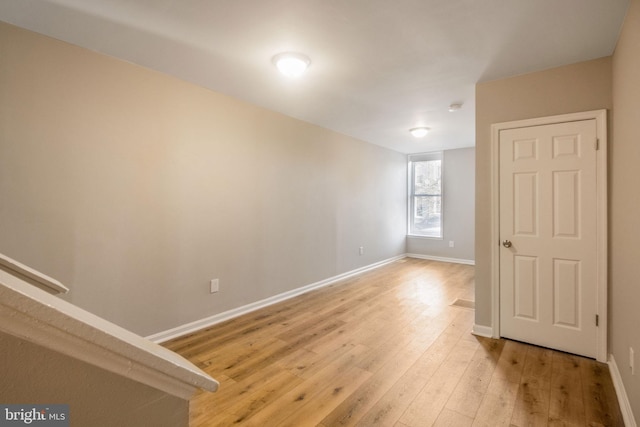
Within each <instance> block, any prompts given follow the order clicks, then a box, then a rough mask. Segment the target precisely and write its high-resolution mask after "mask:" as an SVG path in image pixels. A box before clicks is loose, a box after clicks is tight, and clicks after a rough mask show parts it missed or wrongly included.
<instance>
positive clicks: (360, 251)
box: [358, 246, 364, 255]
mask: <svg viewBox="0 0 640 427" xmlns="http://www.w3.org/2000/svg"><path fill="white" fill-rule="evenodd" d="M358 253H359V254H360V255H364V246H360V248H358Z"/></svg>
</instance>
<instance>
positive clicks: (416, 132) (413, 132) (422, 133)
mask: <svg viewBox="0 0 640 427" xmlns="http://www.w3.org/2000/svg"><path fill="white" fill-rule="evenodd" d="M430 130H431V129H429V128H425V127H419V128H413V129H409V132H411V135H413V136H415V137H416V138H422V137H423V136H425V135H426V134H428V133H429V131H430Z"/></svg>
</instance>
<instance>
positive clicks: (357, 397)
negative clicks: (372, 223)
mask: <svg viewBox="0 0 640 427" xmlns="http://www.w3.org/2000/svg"><path fill="white" fill-rule="evenodd" d="M473 286H474V268H473V267H472V266H467V265H460V264H448V263H441V262H434V261H427V260H418V259H411V258H406V259H403V260H400V261H397V262H394V263H392V264H388V265H386V266H384V267H381V268H379V269H376V270H373V271H370V272H367V273H364V274H362V275H360V276H357V277H353V278H350V279H347V280H344V281H343V282H341V283H338V284H335V285H332V286H328V287H325V288H322V289H319V290H316V291H314V292H310V293H307V294H305V295H302V296H299V297H296V298H294V299H291V300H288V301H285V302H282V303H280V304H277V305H273V306H270V307H267V308H264V309H261V310H259V311H256V312H253V313H250V314H248V315H245V316H242V317H239V318H236V319H233V320H230V321H227V322H224V323H221V324H218V325H215V326H212V327H209V328H206V329H204V330H201V331H199V332H196V333H193V334H189V335H186V336H184V337H181V338H178V339H175V340H173V341H171V342H168V343H165V345H166V346H167V347H168V348H170V349H171V350H174V351H176V352H178V353H180V354H182V355H183V356H185V357H186V358H187V359H189V360H191V361H192V362H194V363H195V364H196V365H197V366H199V367H200V368H202V369H203V370H205V371H206V372H208V373H209V374H211V375H212V376H213V377H214V378H216V379H217V380H218V381H220V383H221V386H220V390H219V391H218V392H216V393H200V394H197V395H196V396H195V397H194V398H193V399H192V401H191V414H190V417H191V421H190V425H191V427H201V426H202V427H205V426H206V427H211V426H235V425H241V426H260V427H264V426H269V427H270V426H296V427H299V426H320V427H334V426H367V427H368V426H395V427H413V426H431V425H433V426H455V427H463V426H490V427H496V426H623V422H622V416H621V414H620V410H619V407H618V402H617V399H616V396H615V391H614V388H613V385H612V382H611V378H610V375H609V370H608V367H607V365H605V364H601V363H598V362H596V361H594V360H591V359H586V358H582V357H578V356H573V355H570V354H566V353H561V352H557V351H553V350H549V349H544V348H539V347H535V346H530V345H527V344H523V343H519V342H514V341H507V340H492V339H487V338H480V337H476V336H473V335H471V333H470V331H471V328H472V325H473V317H474V312H473V310H472V309H469V308H464V307H459V306H452V305H451V303H452V302H453V301H454V300H456V299H458V298H460V299H466V300H473V299H474V289H473Z"/></svg>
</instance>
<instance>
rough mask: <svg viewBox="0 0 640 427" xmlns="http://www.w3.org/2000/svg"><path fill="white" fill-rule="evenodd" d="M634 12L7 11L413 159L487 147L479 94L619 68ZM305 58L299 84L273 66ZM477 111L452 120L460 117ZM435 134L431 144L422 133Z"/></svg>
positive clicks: (354, 7) (254, 2) (576, 8)
mask: <svg viewBox="0 0 640 427" xmlns="http://www.w3.org/2000/svg"><path fill="white" fill-rule="evenodd" d="M627 5H628V0H393V1H392V0H0V20H3V21H6V22H9V23H12V24H14V25H18V26H20V27H24V28H27V29H30V30H33V31H37V32H39V33H42V34H46V35H48V36H51V37H55V38H57V39H60V40H64V41H67V42H70V43H73V44H76V45H79V46H83V47H86V48H89V49H92V50H95V51H98V52H102V53H105V54H108V55H111V56H114V57H117V58H122V59H124V60H127V61H130V62H133V63H136V64H140V65H143V66H145V67H148V68H152V69H155V70H159V71H162V72H165V73H168V74H171V75H174V76H176V77H179V78H181V79H184V80H187V81H190V82H193V83H196V84H198V85H201V86H204V87H208V88H210V89H213V90H215V91H217V92H221V93H225V94H228V95H231V96H234V97H237V98H240V99H243V100H246V101H248V102H251V103H253V104H257V105H260V106H263V107H265V108H268V109H271V110H275V111H279V112H281V113H284V114H286V115H288V116H292V117H295V118H298V119H301V120H304V121H307V122H311V123H314V124H317V125H319V126H322V127H325V128H329V129H332V130H334V131H337V132H340V133H343V134H346V135H350V136H353V137H355V138H358V139H361V140H364V141H367V142H371V143H374V144H378V145H381V146H384V147H388V148H391V149H393V150H396V151H400V152H403V153H416V152H424V151H433V150H440V149H450V148H458V147H468V146H473V145H474V144H475V124H474V123H475V111H474V104H475V99H474V97H475V95H474V92H475V89H474V87H475V84H476V83H477V82H481V81H488V80H494V79H498V78H503V77H507V76H513V75H517V74H523V73H528V72H532V71H537V70H542V69H547V68H551V67H556V66H560V65H564V64H570V63H574V62H578V61H583V60H588V59H594V58H599V57H602V56H607V55H611V54H612V53H613V50H614V48H615V44H616V40H617V37H618V33H619V30H620V27H621V25H622V21H623V18H624V14H625V12H626V9H627ZM291 50H293V51H299V52H303V53H305V54H306V55H308V56H309V57H310V58H311V61H312V64H311V67H310V69H309V70H308V72H307V73H306V74H305V75H304V76H303V77H302V78H301V79H298V80H293V81H292V80H287V79H286V78H284V77H282V76H281V75H279V74H278V73H277V72H276V69H275V67H274V66H273V64H272V63H271V57H272V56H273V55H275V54H277V53H279V52H282V51H291ZM454 102H457V103H464V106H463V108H462V109H461V110H460V111H458V112H456V113H449V112H448V106H449V104H451V103H454ZM416 126H428V127H430V128H431V129H432V131H431V132H430V133H429V134H428V135H427V136H426V137H425V138H423V139H419V140H418V139H415V138H413V137H412V136H411V135H410V134H409V132H408V129H409V128H412V127H416Z"/></svg>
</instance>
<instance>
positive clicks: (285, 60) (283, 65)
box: [271, 52, 311, 77]
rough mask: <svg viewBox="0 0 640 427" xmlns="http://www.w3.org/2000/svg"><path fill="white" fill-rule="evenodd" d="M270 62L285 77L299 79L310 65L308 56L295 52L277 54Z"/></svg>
mask: <svg viewBox="0 0 640 427" xmlns="http://www.w3.org/2000/svg"><path fill="white" fill-rule="evenodd" d="M271 62H273V63H274V64H275V66H276V67H277V68H278V70H280V72H281V73H282V74H284V75H285V76H287V77H300V76H301V75H302V74H304V72H305V71H306V70H307V68H309V65H310V64H311V60H310V59H309V57H308V56H306V55H303V54H302V53H297V52H283V53H279V54H277V55H276V56H274V57H273V58H272V59H271Z"/></svg>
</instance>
